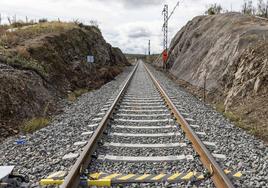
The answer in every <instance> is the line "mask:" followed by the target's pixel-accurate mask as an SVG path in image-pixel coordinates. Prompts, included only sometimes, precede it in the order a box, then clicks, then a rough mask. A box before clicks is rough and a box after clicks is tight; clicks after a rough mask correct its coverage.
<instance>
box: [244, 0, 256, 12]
mask: <svg viewBox="0 0 268 188" xmlns="http://www.w3.org/2000/svg"><path fill="white" fill-rule="evenodd" d="M255 12H256V9H255V8H254V7H253V4H252V0H244V4H243V5H242V13H243V14H247V15H255Z"/></svg>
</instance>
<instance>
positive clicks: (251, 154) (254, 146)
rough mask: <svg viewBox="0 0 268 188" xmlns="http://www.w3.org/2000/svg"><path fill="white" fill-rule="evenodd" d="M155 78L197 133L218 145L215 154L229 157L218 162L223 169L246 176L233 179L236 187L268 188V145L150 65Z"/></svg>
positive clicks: (205, 139) (214, 150)
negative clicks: (194, 125)
mask: <svg viewBox="0 0 268 188" xmlns="http://www.w3.org/2000/svg"><path fill="white" fill-rule="evenodd" d="M147 66H148V68H149V69H150V70H151V72H152V73H153V74H154V76H155V77H156V78H157V80H158V81H160V83H161V85H162V86H163V87H164V89H165V90H166V91H167V94H168V95H169V96H171V97H172V98H173V101H174V102H176V106H177V107H180V108H183V109H184V111H185V112H186V113H188V114H189V116H188V117H189V118H192V119H194V124H196V125H199V126H200V128H195V131H198V132H205V133H206V136H204V137H201V138H202V139H201V140H202V141H210V142H215V143H216V149H215V148H214V147H212V148H213V150H212V148H209V149H210V151H213V152H214V153H218V154H223V155H226V157H227V158H226V159H225V160H217V161H218V162H219V164H220V165H221V167H222V168H224V169H228V170H231V171H233V172H237V171H241V172H242V177H241V178H240V179H239V180H233V183H234V184H235V186H236V187H263V188H265V187H268V146H267V145H265V143H264V142H263V141H261V140H259V139H257V138H255V137H254V136H252V135H250V134H248V133H247V132H246V131H244V130H243V129H241V128H238V127H236V126H234V125H233V124H232V123H231V122H230V121H229V120H227V119H226V118H225V117H224V116H223V115H222V114H220V113H218V112H217V111H216V110H215V109H213V107H211V106H210V105H209V104H204V103H203V102H202V101H200V100H199V99H197V98H196V97H194V96H193V95H191V94H190V93H188V92H187V91H185V90H184V89H183V88H181V87H179V86H178V84H176V83H175V82H174V81H172V80H171V79H169V78H168V77H166V76H165V75H164V73H163V72H160V71H158V70H156V69H155V68H153V67H152V66H150V65H147Z"/></svg>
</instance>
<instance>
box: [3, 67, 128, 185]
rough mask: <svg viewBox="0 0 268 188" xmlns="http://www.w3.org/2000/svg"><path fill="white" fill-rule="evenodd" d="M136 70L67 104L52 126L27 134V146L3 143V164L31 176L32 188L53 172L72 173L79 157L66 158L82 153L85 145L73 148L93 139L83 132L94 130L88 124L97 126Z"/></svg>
mask: <svg viewBox="0 0 268 188" xmlns="http://www.w3.org/2000/svg"><path fill="white" fill-rule="evenodd" d="M132 69H133V66H131V67H126V68H125V70H124V71H123V73H121V74H120V75H118V76H117V77H116V78H115V79H114V80H113V81H111V82H109V83H107V84H105V85H103V86H102V87H101V88H100V89H98V90H95V91H92V92H89V93H86V94H84V95H82V96H81V97H79V98H78V100H77V101H75V102H74V103H72V104H69V105H67V106H66V107H65V108H64V110H63V113H61V114H59V115H57V116H56V117H55V118H54V119H53V121H52V122H51V123H50V124H49V126H47V127H45V128H43V129H41V130H38V131H36V132H35V133H33V134H28V135H26V136H25V140H26V143H25V144H24V145H18V144H16V140H18V139H19V136H16V137H10V138H8V139H7V140H5V141H4V142H2V143H1V145H0V146H1V147H0V165H15V166H16V167H15V172H16V173H19V174H22V175H26V176H28V177H29V179H30V184H31V187H39V185H38V181H39V180H40V179H41V178H44V177H46V176H47V175H48V174H50V173H52V172H56V171H60V170H68V169H69V168H70V167H71V165H72V164H74V162H75V160H76V158H72V159H69V160H62V157H63V156H64V155H66V154H69V153H79V152H81V148H82V145H81V146H77V147H73V145H74V143H75V142H78V141H87V140H88V139H89V137H90V135H82V133H83V132H87V131H94V128H93V127H92V128H90V127H89V126H88V125H90V124H93V123H94V120H93V119H94V118H96V117H97V115H96V114H97V113H98V112H100V110H101V108H102V107H103V106H104V105H105V104H106V103H107V101H108V100H109V99H110V98H111V97H113V96H115V95H116V94H117V93H118V92H119V91H120V88H121V87H122V86H123V85H122V84H123V83H124V81H125V79H126V78H127V76H128V75H129V73H130V72H131V71H132Z"/></svg>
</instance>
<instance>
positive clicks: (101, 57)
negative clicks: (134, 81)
mask: <svg viewBox="0 0 268 188" xmlns="http://www.w3.org/2000/svg"><path fill="white" fill-rule="evenodd" d="M6 51H7V52H5V53H2V52H1V51H0V52H1V53H0V104H1V105H0V132H1V134H0V137H1V136H2V137H6V136H7V135H10V134H13V133H17V132H18V130H19V126H20V125H21V124H22V122H23V120H26V119H31V118H33V117H42V116H46V115H48V113H49V112H51V111H53V110H54V109H55V108H56V106H57V105H56V104H57V101H58V99H59V98H63V97H65V96H66V95H67V94H68V93H69V92H72V91H75V90H78V89H82V88H83V89H84V88H86V89H95V88H98V87H100V86H101V85H102V84H104V83H106V82H108V81H110V80H112V79H113V78H114V77H115V76H116V75H118V74H119V73H120V72H121V70H122V67H124V66H126V65H129V63H128V61H127V59H126V58H125V56H124V55H123V53H122V52H121V50H120V49H118V48H113V47H112V46H111V45H110V44H108V43H106V41H105V40H104V38H103V37H102V34H101V32H100V31H99V30H98V29H97V28H95V27H89V26H83V27H81V28H73V29H70V30H68V31H64V32H59V33H51V34H47V35H43V36H39V37H37V38H34V39H31V40H26V41H23V42H22V43H19V44H17V45H16V46H13V47H12V48H10V49H8V50H6ZM1 54H2V55H1ZM87 55H93V56H94V58H95V63H94V64H89V63H87V62H86V56H87Z"/></svg>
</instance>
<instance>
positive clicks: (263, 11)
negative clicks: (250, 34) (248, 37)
mask: <svg viewBox="0 0 268 188" xmlns="http://www.w3.org/2000/svg"><path fill="white" fill-rule="evenodd" d="M231 11H232V10H231ZM223 12H230V10H223V8H222V6H221V5H220V4H216V3H215V4H210V5H209V6H208V9H207V10H206V12H205V14H208V15H213V14H220V13H223ZM241 13H243V14H247V15H254V16H260V17H263V18H268V0H266V1H264V0H258V2H257V5H256V6H254V5H253V2H252V0H244V3H243V4H242V6H241Z"/></svg>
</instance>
